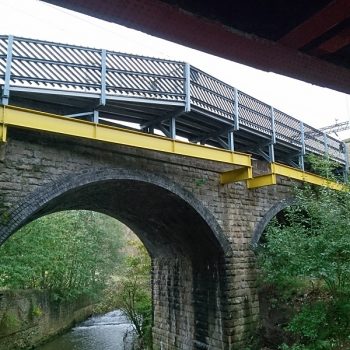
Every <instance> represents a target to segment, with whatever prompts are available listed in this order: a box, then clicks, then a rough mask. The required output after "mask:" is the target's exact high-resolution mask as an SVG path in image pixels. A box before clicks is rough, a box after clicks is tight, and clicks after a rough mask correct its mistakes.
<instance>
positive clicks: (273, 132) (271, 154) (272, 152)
mask: <svg viewBox="0 0 350 350" xmlns="http://www.w3.org/2000/svg"><path fill="white" fill-rule="evenodd" d="M270 114H271V143H270V144H269V157H270V161H271V163H274V162H275V146H274V145H275V143H276V130H275V110H274V109H273V107H272V106H270Z"/></svg>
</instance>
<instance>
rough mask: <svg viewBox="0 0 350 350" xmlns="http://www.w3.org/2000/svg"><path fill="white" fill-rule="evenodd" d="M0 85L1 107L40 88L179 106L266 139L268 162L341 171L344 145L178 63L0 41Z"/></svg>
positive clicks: (28, 41)
mask: <svg viewBox="0 0 350 350" xmlns="http://www.w3.org/2000/svg"><path fill="white" fill-rule="evenodd" d="M0 86H1V87H2V96H1V97H2V104H7V103H8V100H9V96H10V93H11V91H22V92H23V91H25V92H34V93H35V92H38V93H39V92H43V91H46V92H49V93H57V94H66V95H67V94H68V95H71V96H87V97H93V98H97V99H98V100H99V103H100V105H105V104H106V103H108V101H109V100H114V101H115V100H117V101H118V100H119V101H137V102H138V103H139V102H145V103H146V102H152V103H162V104H166V105H179V106H183V107H184V112H185V113H189V112H191V110H193V111H196V112H197V113H200V114H202V118H210V117H211V116H214V117H215V118H219V119H221V120H223V121H226V123H227V125H231V127H228V133H232V134H233V135H235V133H239V132H241V131H244V132H248V133H251V134H252V136H253V135H258V136H259V137H260V138H262V139H266V143H267V144H269V145H270V151H271V152H272V156H271V152H270V156H271V160H272V161H273V160H274V156H273V152H274V147H279V146H281V147H286V148H290V150H291V153H292V152H294V153H295V152H296V153H297V154H298V155H299V158H300V159H301V163H300V167H303V157H304V155H305V154H306V153H315V154H319V155H324V154H327V155H328V156H329V157H330V158H331V159H333V160H335V161H337V162H339V163H341V164H342V165H344V166H346V167H347V154H346V147H345V145H344V143H343V142H341V141H339V140H337V139H335V138H333V137H331V136H329V135H326V134H325V133H323V132H322V131H320V130H317V129H315V128H313V127H311V126H309V125H307V124H305V123H302V122H301V121H299V120H297V119H295V118H293V117H291V116H289V115H287V114H285V113H283V112H281V111H279V110H277V109H275V108H273V107H272V106H269V105H267V104H265V103H263V102H261V101H259V100H257V99H255V98H254V97H252V96H249V95H247V94H245V93H244V92H242V91H239V90H237V89H236V88H234V87H232V86H230V85H228V84H226V83H224V82H222V81H220V80H218V79H216V78H214V77H212V76H210V75H209V74H206V73H205V72H203V71H201V70H199V69H197V68H195V67H193V66H190V65H189V64H186V63H182V62H176V61H171V60H164V59H156V58H153V57H144V56H137V55H130V54H125V53H118V52H112V51H107V50H104V49H102V50H99V49H92V48H85V47H78V46H73V45H65V44H58V43H53V42H46V41H40V40H32V39H25V38H18V37H12V36H0ZM184 118H185V117H184ZM232 139H233V136H232ZM228 143H229V142H228ZM231 149H233V146H231Z"/></svg>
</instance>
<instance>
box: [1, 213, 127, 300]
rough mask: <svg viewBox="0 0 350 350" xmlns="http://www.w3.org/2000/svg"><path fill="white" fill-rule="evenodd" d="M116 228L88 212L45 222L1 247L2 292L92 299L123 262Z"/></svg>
mask: <svg viewBox="0 0 350 350" xmlns="http://www.w3.org/2000/svg"><path fill="white" fill-rule="evenodd" d="M119 231H120V226H119V224H118V222H117V221H116V220H114V219H112V218H109V217H106V216H105V215H102V214H98V213H94V212H88V211H69V212H61V213H56V214H52V215H48V216H45V217H42V218H40V219H38V220H35V221H34V222H32V223H30V224H28V225H27V226H25V227H23V228H22V229H21V230H19V231H18V232H16V233H15V234H14V235H13V236H12V237H11V238H10V239H9V240H8V241H7V242H5V244H4V245H2V246H1V247H0V286H1V287H3V288H11V289H45V290H49V291H50V292H51V293H52V295H53V296H54V297H55V298H58V299H74V298H76V297H78V296H79V295H82V294H85V295H90V296H93V295H95V294H96V293H98V292H99V291H101V290H102V289H103V288H105V285H106V283H107V281H108V278H109V276H110V275H111V274H112V272H114V269H115V267H116V265H117V264H118V263H119V262H120V255H119V254H118V250H119V249H120V247H121V242H120V238H119V237H120V234H119Z"/></svg>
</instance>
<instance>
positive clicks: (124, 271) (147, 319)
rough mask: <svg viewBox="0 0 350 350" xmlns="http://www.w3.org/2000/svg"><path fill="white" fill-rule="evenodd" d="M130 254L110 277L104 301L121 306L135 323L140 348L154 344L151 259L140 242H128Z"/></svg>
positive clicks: (150, 346)
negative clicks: (113, 275) (112, 277)
mask: <svg viewBox="0 0 350 350" xmlns="http://www.w3.org/2000/svg"><path fill="white" fill-rule="evenodd" d="M128 245H129V250H131V251H132V253H131V254H129V255H128V256H126V257H125V258H124V261H123V263H122V264H121V265H120V268H119V269H118V275H117V276H115V278H114V279H113V280H112V281H111V283H110V286H109V288H108V290H107V293H106V296H105V303H107V305H109V306H110V305H113V307H116V308H119V309H121V310H122V312H123V313H124V315H125V316H126V317H127V318H128V319H129V321H130V322H131V323H132V325H133V327H134V329H135V332H136V335H137V338H138V342H137V344H136V346H137V347H138V348H140V349H151V348H152V328H151V327H152V299H151V279H150V277H151V259H150V257H149V255H148V253H147V251H146V249H145V247H144V246H143V245H142V243H141V242H139V241H135V240H131V241H129V242H128Z"/></svg>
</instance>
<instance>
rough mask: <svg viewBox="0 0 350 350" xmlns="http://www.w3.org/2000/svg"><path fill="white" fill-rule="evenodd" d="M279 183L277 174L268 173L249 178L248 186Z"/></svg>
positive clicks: (255, 186) (251, 187)
mask: <svg viewBox="0 0 350 350" xmlns="http://www.w3.org/2000/svg"><path fill="white" fill-rule="evenodd" d="M276 184H277V176H276V174H272V173H271V174H266V175H259V176H256V177H253V178H252V179H248V180H247V188H249V189H254V188H259V187H265V186H271V185H276Z"/></svg>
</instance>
